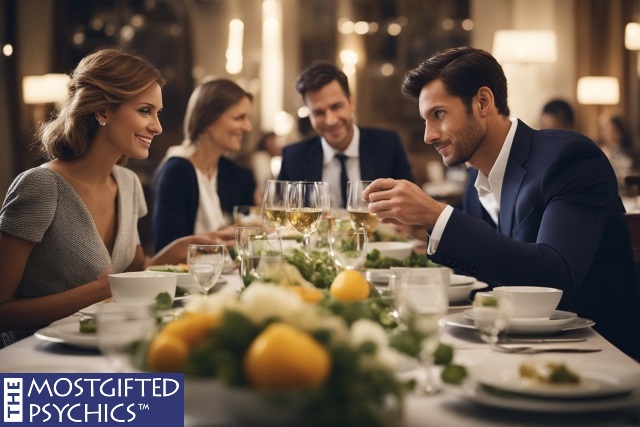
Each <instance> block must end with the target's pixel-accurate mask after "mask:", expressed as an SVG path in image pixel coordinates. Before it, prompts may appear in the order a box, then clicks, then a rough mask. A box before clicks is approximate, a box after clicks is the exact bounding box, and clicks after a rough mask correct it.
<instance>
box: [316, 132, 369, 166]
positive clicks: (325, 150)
mask: <svg viewBox="0 0 640 427" xmlns="http://www.w3.org/2000/svg"><path fill="white" fill-rule="evenodd" d="M320 142H321V143H322V154H323V156H322V158H323V161H322V163H323V164H325V165H327V164H329V162H331V161H332V160H333V157H334V156H335V155H336V154H338V153H342V154H344V155H345V156H347V157H355V158H358V157H360V129H358V126H356V125H353V138H352V139H351V142H350V143H349V145H348V146H347V148H346V149H345V150H344V151H338V150H336V149H335V148H333V147H332V146H330V145H329V143H328V142H327V140H326V139H324V138H320Z"/></svg>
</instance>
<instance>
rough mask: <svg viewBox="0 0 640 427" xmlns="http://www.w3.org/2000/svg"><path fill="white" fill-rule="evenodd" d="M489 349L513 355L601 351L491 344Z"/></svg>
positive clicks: (594, 350)
mask: <svg viewBox="0 0 640 427" xmlns="http://www.w3.org/2000/svg"><path fill="white" fill-rule="evenodd" d="M491 348H492V349H493V350H495V351H499V352H502V353H513V354H538V353H594V352H598V351H602V349H601V348H578V347H533V346H516V347H505V346H503V345H500V344H497V343H496V344H493V345H492V346H491Z"/></svg>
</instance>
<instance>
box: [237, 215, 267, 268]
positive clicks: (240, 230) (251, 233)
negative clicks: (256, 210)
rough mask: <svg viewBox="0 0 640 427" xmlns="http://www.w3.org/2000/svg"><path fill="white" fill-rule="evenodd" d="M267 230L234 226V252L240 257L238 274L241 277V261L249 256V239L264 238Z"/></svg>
mask: <svg viewBox="0 0 640 427" xmlns="http://www.w3.org/2000/svg"><path fill="white" fill-rule="evenodd" d="M266 238H267V232H266V231H265V230H264V228H262V227H236V245H235V246H236V253H237V257H238V258H239V259H240V275H241V277H242V262H243V260H244V258H246V257H247V256H249V242H250V241H251V240H258V239H266Z"/></svg>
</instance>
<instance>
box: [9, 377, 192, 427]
mask: <svg viewBox="0 0 640 427" xmlns="http://www.w3.org/2000/svg"><path fill="white" fill-rule="evenodd" d="M0 387H1V388H2V416H1V417H0V425H7V426H16V427H17V426H21V425H41V426H48V425H51V426H71V425H80V424H81V425H82V426H100V427H108V426H123V425H126V426H131V427H138V426H139V427H147V426H154V425H155V426H167V427H174V426H184V375H183V374H142V373H141V374H93V373H92V374H76V373H74V374H16V373H10V374H3V373H0Z"/></svg>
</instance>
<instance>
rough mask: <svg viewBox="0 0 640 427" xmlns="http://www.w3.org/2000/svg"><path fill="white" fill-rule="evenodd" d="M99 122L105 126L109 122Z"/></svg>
mask: <svg viewBox="0 0 640 427" xmlns="http://www.w3.org/2000/svg"><path fill="white" fill-rule="evenodd" d="M99 123H100V126H104V125H106V124H107V122H99Z"/></svg>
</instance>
